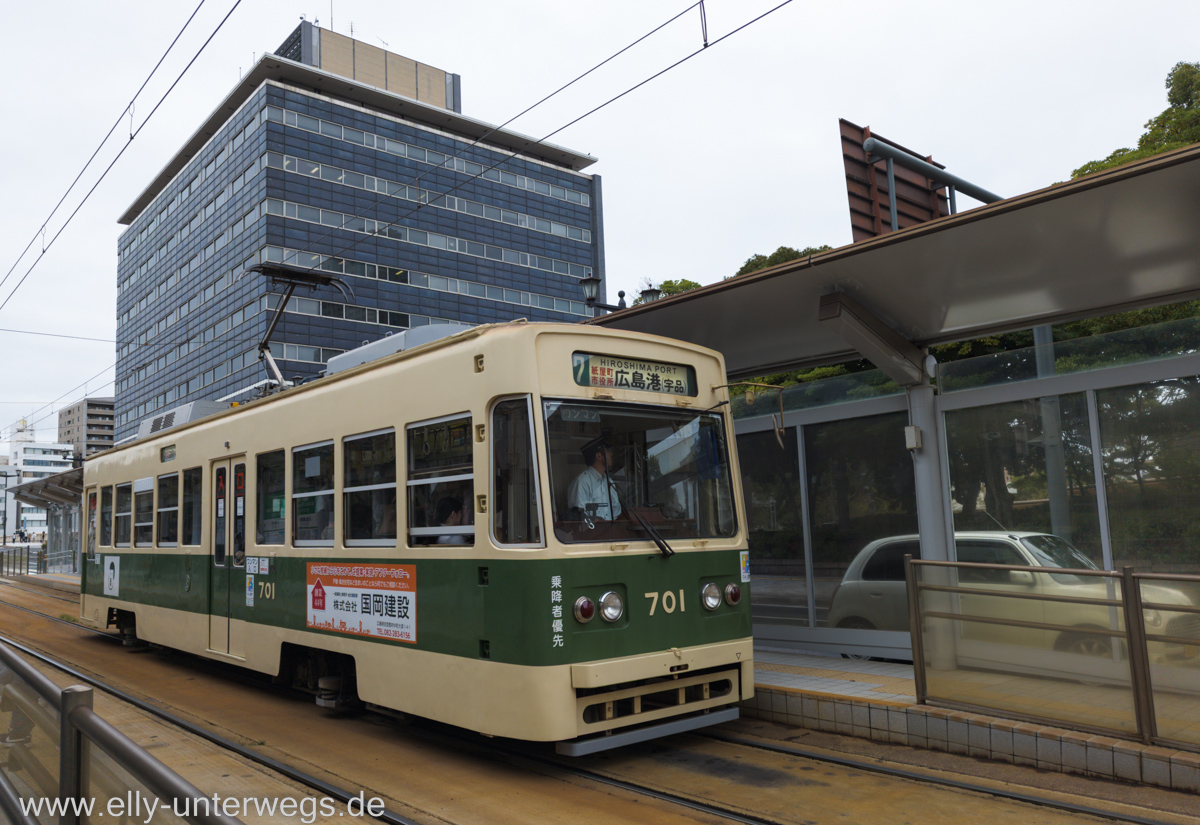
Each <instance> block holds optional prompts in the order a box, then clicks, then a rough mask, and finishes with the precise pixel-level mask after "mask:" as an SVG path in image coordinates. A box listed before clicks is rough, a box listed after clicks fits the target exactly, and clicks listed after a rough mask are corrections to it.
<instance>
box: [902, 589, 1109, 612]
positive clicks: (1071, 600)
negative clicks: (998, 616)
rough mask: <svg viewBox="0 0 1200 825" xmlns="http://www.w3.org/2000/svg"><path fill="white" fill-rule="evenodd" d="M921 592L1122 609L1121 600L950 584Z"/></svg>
mask: <svg viewBox="0 0 1200 825" xmlns="http://www.w3.org/2000/svg"><path fill="white" fill-rule="evenodd" d="M917 587H918V588H920V589H921V590H936V591H938V592H941V593H970V594H972V595H976V596H995V597H997V598H1001V599H1029V600H1032V601H1039V602H1065V603H1068V604H1094V605H1099V606H1100V607H1120V606H1121V605H1122V604H1123V602H1122V601H1121V600H1120V599H1090V598H1087V597H1086V596H1047V595H1046V594H1045V593H1012V592H1009V591H1007V590H979V589H977V588H974V587H960V586H954V585H949V584H918V585H917Z"/></svg>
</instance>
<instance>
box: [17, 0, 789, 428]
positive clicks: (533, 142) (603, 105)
mask: <svg viewBox="0 0 1200 825" xmlns="http://www.w3.org/2000/svg"><path fill="white" fill-rule="evenodd" d="M792 2H793V0H783V2H781V3H779V4H777V5H775V6H773V7H772V8H770V9H768V10H767V11H765V12H763V13H762V14H760V15H758V16H756V17H754V18H752V19H751V20H749V21H747V22H746V23H743V24H742V25H740V26H738V27H737V28H735V29H733V30H731V31H729V32H727V33H726V34H724V35H722V36H721V37H719V38H717V39H716V40H713V41H711V42H706V43H705V44H704V45H703V46H701V48H699V49H697V50H695V51H693V52H691V53H689V54H687V55H685V56H684V57H682V58H680V59H679V60H676V61H675V62H673V63H671V64H670V65H668V66H666V67H665V68H663V69H661V70H659V71H658V72H656V73H654V74H653V75H650V76H649V77H647V78H645V79H644V80H642V81H640V82H638V83H636V84H635V85H633V86H631V87H629V88H628V89H626V90H625V91H623V92H621V93H619V94H617V95H615V96H613V97H611V98H609V99H608V100H606V101H604V102H603V103H601V104H599V105H597V106H595V107H593V108H592V109H589V110H588V111H586V112H584V113H583V114H581V115H579V116H578V117H576V118H574V119H572V120H570V121H569V122H567V123H566V124H564V125H562V126H560V127H558V128H557V129H555V130H553V131H551V132H549V133H547V134H545V135H543V136H542V137H541V138H537V139H530V140H528V141H526V142H525V143H524V144H522V145H521V146H520V147H519V148H518V149H517V150H515V151H514V152H513V153H512V155H511V156H510V157H506V158H503V159H502V160H500V161H498V162H497V163H495V164H493V165H492V166H489V167H487V168H486V169H484V170H483V171H481V172H479V173H478V174H474V175H470V176H469V177H467V178H466V179H465V180H463V181H462V182H461V183H459V184H457V185H456V186H454V187H453V188H451V189H449V190H448V191H446V192H442V193H439V195H438V197H439V198H444V197H445V196H446V195H449V194H452V193H454V192H456V191H458V190H459V189H461V188H462V187H463V186H465V185H467V184H468V183H470V182H472V181H474V180H477V179H478V178H480V177H482V176H483V175H484V174H486V173H487V172H489V171H491V170H493V169H496V168H497V167H499V166H501V165H503V164H505V163H507V162H509V161H510V160H512V159H513V158H514V157H515V156H516V155H517V154H519V153H521V152H524V151H525V150H527V149H529V148H531V147H534V146H538V145H540V144H542V143H544V142H545V141H547V140H549V139H550V138H551V137H553V136H554V135H557V134H559V133H560V132H562V131H564V130H565V129H568V128H570V127H571V126H573V125H575V124H577V123H579V122H580V121H582V120H584V119H586V118H588V117H590V116H591V115H593V114H595V113H597V112H599V111H601V110H603V109H604V108H606V107H608V106H610V105H611V104H613V103H615V102H616V101H618V100H620V99H622V98H624V97H625V96H627V95H629V94H631V93H632V92H634V91H636V90H637V89H640V88H641V87H643V86H645V85H646V84H648V83H650V82H652V81H654V80H656V79H657V78H659V77H662V76H663V75H664V74H666V73H667V72H669V71H671V70H673V69H675V68H677V67H678V66H680V65H682V64H684V63H686V62H687V61H689V60H691V59H692V58H694V57H695V56H696V55H698V54H700V53H702V52H705V51H708V50H710V49H711V47H713V46H715V45H717V44H718V43H721V42H722V41H724V40H727V39H728V38H730V37H732V36H733V35H735V34H737V33H739V32H741V31H743V30H745V29H746V28H748V27H749V26H751V25H754V24H755V23H757V22H759V21H760V20H762V19H764V18H766V17H768V16H769V15H771V14H774V13H775V12H776V11H778V10H780V9H782V8H783V7H784V6H787V5H789V4H790V3H792ZM240 3H241V0H237V2H235V3H234V6H233V8H231V9H230V10H229V13H228V14H226V16H225V18H224V19H222V21H221V24H220V25H218V27H217V29H216V30H214V32H213V34H212V35H210V37H209V40H206V41H205V43H204V46H201V49H200V51H203V49H204V47H205V46H207V45H208V42H209V41H210V40H211V39H212V37H213V36H215V35H216V33H217V31H219V30H220V28H221V26H222V25H224V23H225V20H227V19H228V18H229V15H231V14H232V13H233V11H234V10H236V8H237V6H238V5H240ZM700 5H701V3H699V2H697V3H694V4H692V5H691V6H688V7H687V8H685V9H683V10H682V11H680V12H679V13H677V14H676V15H674V16H673V17H671V18H670V19H668V20H667V21H665V22H664V23H662V24H660V25H658V26H656V27H655V28H654V29H652V30H650V31H649V32H647V33H646V34H644V35H642V36H641V37H639V38H638V39H636V40H634V41H633V42H632V43H630V44H629V45H627V46H625V47H624V48H622V49H620V50H619V51H617V52H615V53H613V54H612V55H610V56H609V57H607V58H605V59H604V60H603V61H601V62H600V63H598V64H596V65H595V66H593V67H592V68H590V69H588V70H587V71H585V72H583V73H582V74H580V75H578V76H577V77H576V78H574V79H573V80H571V81H569V82H568V83H566V84H564V85H563V86H561V87H559V88H558V89H556V90H555V91H554V92H551V93H550V94H549V95H546V96H545V97H543V98H542V99H541V100H539V101H538V102H537V103H534V104H532V105H531V106H529V107H527V108H526V109H524V110H522V111H521V112H520V113H518V114H517V115H514V116H513V117H511V118H509V119H508V120H506V121H505V122H504V123H503V124H501V125H500V126H496V127H493V128H492V129H490V130H488V131H487V132H486V133H485V134H484V135H483V136H481V137H479V138H476V139H475V140H474V141H473V142H472V143H470V144H468V145H467V146H465V147H463V148H462V149H460V150H459V151H458V152H457V153H456V154H454V155H453V156H451V158H452V159H455V158H458V157H460V156H461V155H462V154H463V153H464V152H465V151H467V150H468V149H470V148H472V147H473V146H476V145H478V144H479V143H480V142H481V141H482V140H484V139H485V138H486V137H487V136H488V135H491V134H494V133H495V132H496V131H498V130H500V129H502V128H504V127H505V126H507V125H508V124H510V123H512V122H513V121H515V120H516V119H518V118H520V117H522V116H523V115H525V114H527V113H528V112H529V111H532V110H533V109H534V108H536V107H537V106H540V105H541V104H542V103H545V102H546V101H548V100H550V99H551V98H553V97H554V96H555V95H557V94H559V93H560V92H562V91H564V90H565V89H567V88H569V87H570V86H572V85H574V84H575V83H577V82H579V81H580V80H582V79H583V78H585V77H587V76H588V75H589V74H591V73H592V72H594V71H596V70H597V69H599V68H600V67H602V66H604V65H605V64H607V63H609V62H611V61H612V60H613V59H615V58H616V57H618V56H620V55H621V54H623V53H624V52H626V51H628V50H629V49H631V48H633V47H634V46H636V45H637V44H639V43H641V42H642V41H643V40H645V39H646V38H647V37H650V36H651V35H653V34H655V33H656V32H658V31H660V30H661V29H662V28H664V27H665V26H667V25H669V24H670V23H672V22H674V21H675V20H677V19H678V18H679V17H681V16H682V15H684V14H686V13H687V12H689V11H691V10H692V9H694V8H696V7H697V6H700ZM199 54H200V52H197V54H196V56H195V57H193V58H192V61H191V62H189V63H188V66H187V67H185V69H184V72H185V73H186V71H187V69H188V68H190V66H191V65H192V62H195V60H196V58H198V57H199ZM182 76H183V75H182V73H181V75H180V77H179V78H178V79H176V81H175V83H173V84H172V86H171V89H174V87H175V85H176V84H177V83H178V82H179V80H180V79H182ZM171 89H168V90H167V93H166V94H170V91H171ZM165 97H166V95H164V96H163V99H165ZM163 99H160V100H159V103H158V104H156V106H155V108H154V111H157V109H158V107H159V106H161V104H162V100H163ZM154 111H152V112H151V114H150V115H148V116H147V121H148V120H149V118H150V117H151V116H153V114H154ZM144 126H145V122H143V124H142V126H141V127H139V128H138V131H140V130H141V128H142V127H144ZM136 134H137V132H134V136H136ZM131 140H132V137H131ZM127 146H128V144H126V147H127ZM122 152H124V148H123V149H122ZM117 157H118V158H119V157H120V155H118V156H117ZM115 161H116V159H114V161H113V162H114V163H115ZM111 168H112V164H110V165H109V169H111ZM436 168H442V167H436ZM433 171H435V169H430V170H428V171H426V172H423V173H421V174H420V175H418V176H416V177H415V178H414V179H413V180H412V184H416V183H419V182H420V181H421V180H422V179H423V178H424V177H426V176H427V175H429V174H432V172H433ZM107 172H108V169H106V170H105V174H107ZM102 179H103V176H102V177H101V180H102ZM98 183H99V181H97V184H98ZM94 189H95V186H93V188H92V190H91V191H94ZM91 191H89V193H88V194H89V196H90V194H91ZM391 197H393V196H392V195H390V194H384V195H382V196H381V197H379V198H377V199H376V200H375V201H374V202H373V203H372V204H371V205H370V206H368V207H367V208H366V209H364V210H363V211H362V212H360V213H358V214H357V215H356V216H355V217H363V216H364V215H365V214H366V213H367V212H369V211H370V210H371V209H373V208H375V207H376V206H378V205H379V204H381V203H383V202H384V201H385V200H387V199H389V198H391ZM85 200H86V198H85ZM428 205H430V204H429V203H420V204H418V205H417V206H415V207H413V208H411V209H410V210H409V211H408V212H406V213H405V214H403V215H401V216H399V217H398V218H396V219H395V220H394V221H392V222H390V223H388V224H384V226H385V227H388V226H395V225H396V224H397V223H399V222H400V221H402V220H405V219H406V218H409V217H411V216H412V215H415V214H416V213H417V212H419V211H420V210H421V209H423V208H425V207H426V206H428ZM80 206H82V204H80ZM76 212H78V207H77V208H76ZM74 214H75V213H74V212H73V213H72V215H71V217H74ZM68 222H69V219H68ZM65 228H66V225H65V224H64V226H63V227H62V228H61V229H60V230H59V232H58V233H57V234H56V235H55V236H54V239H52V241H51V243H53V240H55V239H57V238H58V235H60V234H61V233H62V230H63V229H65ZM333 231H334V230H330V231H328V232H326V233H325V234H324V235H322V236H320V237H319V238H317V239H316V240H314V241H311V242H310V243H309V244H308V245H306V248H305V249H303V250H298V251H299V252H312V249H311V247H312V245H313V244H316V243H319V242H321V241H322V240H325V239H327V238H329V237H331V236H332V234H333ZM363 240H366V239H365V238H363V239H354V240H352V241H351V243H350V244H348V245H347V246H345V247H342V248H341V249H340V250H339V251H337V252H334V253H332V256H333V257H337V256H340V255H343V254H345V253H346V252H348V251H350V250H351V249H353V248H355V247H356V246H357V245H358V244H360V243H362V241H363ZM47 248H48V246H47ZM42 254H43V255H44V254H45V252H44V251H43V253H42ZM321 254H322V255H323V256H326V257H328V256H330V253H321ZM39 260H40V257H39ZM35 265H36V261H35ZM316 268H317V267H316V266H311V267H307V268H305V269H307V271H315V270H316ZM25 277H28V272H27V273H26V275H25ZM25 277H23V278H22V280H21V282H20V283H18V284H17V287H15V288H14V289H13V293H15V292H16V289H18V288H20V285H21V283H24V280H25ZM13 293H10V294H9V296H8V298H6V299H5V300H4V302H3V303H0V310H2V309H3V308H4V306H5V305H6V304H7V303H8V300H9V299H11V298H12V294H13ZM189 340H190V339H189ZM114 343H115V342H114ZM177 343H180V342H178V341H175V340H171V341H165V342H163V341H158V342H154V343H153V344H151V343H149V342H148V343H147V344H143V345H139V346H146V347H160V346H168V345H175V344H177ZM115 366H116V363H113V364H112V365H110V366H108V367H105V370H108V369H112V368H114V367H115ZM105 370H102V371H101V373H99V374H103V372H104V371H105ZM99 374H98V375H99ZM97 377H98V376H97ZM91 380H94V379H89V381H91ZM86 383H87V382H85V384H86ZM110 383H114V384H115V383H116V382H115V380H114V381H113V382H110ZM85 384H81V385H79V386H84V385H85ZM106 386H107V385H106ZM75 389H78V387H75V388H73V389H72V390H69V391H68V392H67V393H64V395H67V394H69V393H70V392H73V391H74V390H75ZM60 398H61V396H60ZM57 400H58V399H56V400H55V401H54V402H51V404H53V403H57ZM36 412H38V411H35V412H34V413H33V414H36ZM47 417H48V416H47Z"/></svg>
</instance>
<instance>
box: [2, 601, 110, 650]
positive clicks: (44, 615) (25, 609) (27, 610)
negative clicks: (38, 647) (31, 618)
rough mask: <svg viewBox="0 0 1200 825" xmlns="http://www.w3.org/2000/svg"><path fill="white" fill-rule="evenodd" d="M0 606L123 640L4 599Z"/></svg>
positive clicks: (97, 629)
mask: <svg viewBox="0 0 1200 825" xmlns="http://www.w3.org/2000/svg"><path fill="white" fill-rule="evenodd" d="M0 604H2V605H4V606H5V607H11V608H14V609H15V610H24V611H25V612H26V613H32V614H33V615H35V616H41V617H42V618H43V619H46V620H48V621H51V622H58V623H59V624H66V625H70V626H71V627H77V628H79V629H80V630H86V631H87V632H88V633H97V634H99V635H101V636H106V637H108V638H110V639H116V640H118V641H120V639H121V637H120V636H117V635H116V634H115V633H109V632H108V631H107V630H100V629H99V628H95V627H88V626H87V625H85V624H81V623H80V622H76V621H70V620H67V619H60V618H59V617H57V616H51V615H50V614H49V613H43V612H42V611H40V610H34V609H33V608H32V607H23V606H22V605H19V604H13V603H12V602H9V601H5V600H4V599H0Z"/></svg>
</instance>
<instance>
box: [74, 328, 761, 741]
mask: <svg viewBox="0 0 1200 825" xmlns="http://www.w3.org/2000/svg"><path fill="white" fill-rule="evenodd" d="M372 346H374V345H372ZM397 346H399V345H397ZM330 366H331V370H330V373H331V374H329V375H327V376H326V377H323V378H321V379H319V380H316V381H313V382H311V383H308V384H305V385H303V386H300V387H295V388H291V389H288V390H286V391H284V392H282V393H279V394H277V395H274V396H271V397H269V398H266V399H263V400H259V401H255V402H252V403H250V404H247V405H244V406H241V407H237V408H234V409H229V410H226V411H223V412H219V413H217V414H215V415H211V416H209V417H206V418H202V419H199V420H197V421H194V422H191V423H187V424H183V425H180V426H176V427H173V428H171V429H167V430H164V431H162V432H159V433H157V434H154V435H151V436H148V437H146V438H142V439H139V440H137V441H135V442H132V443H130V444H127V445H124V446H120V447H118V448H116V449H113V450H110V451H108V452H105V453H103V454H101V455H99V456H97V457H95V458H92V459H89V460H88V461H87V463H86V464H85V468H84V484H85V490H84V507H85V509H86V511H87V514H88V515H87V518H86V529H87V536H86V544H85V546H86V548H87V557H88V558H87V562H86V563H85V565H84V574H83V589H82V592H83V596H82V607H81V617H82V619H83V620H84V621H85V622H88V623H91V624H93V625H96V626H99V627H112V628H116V629H117V630H118V631H119V632H122V633H124V634H125V635H126V636H127V637H129V638H133V637H135V636H136V638H137V639H141V640H144V641H146V642H149V643H153V644H158V645H163V646H167V647H171V648H177V649H180V650H184V651H187V652H190V653H194V654H197V655H200V656H205V657H209V658H212V659H218V660H223V661H230V662H234V663H237V664H240V665H242V666H245V667H247V668H251V669H253V670H256V671H260V672H263V673H267V674H272V675H276V676H278V677H279V679H280V680H286V681H287V682H288V683H293V684H297V685H299V686H302V687H307V688H309V689H312V690H313V691H314V692H316V693H317V697H318V701H319V702H322V703H323V704H337V703H345V702H351V701H359V702H364V703H367V705H368V706H376V707H379V708H388V709H392V710H396V711H401V712H404V713H410V714H414V715H418V716H423V717H428V718H430V719H436V720H439V721H442V722H446V723H449V724H452V725H457V726H460V727H463V728H468V729H471V730H474V731H478V732H480V733H484V734H488V735H493V736H503V737H512V738H517V739H526V740H537V741H552V742H558V743H560V744H559V749H560V750H562V751H564V752H568V753H584V752H588V751H590V750H596V749H599V748H601V747H605V746H612V745H616V744H621V743H625V742H629V741H636V740H638V739H646V738H650V737H652V736H656V735H662V734H663V733H667V732H672V731H676V730H685V729H689V728H693V727H700V726H702V725H704V724H711V723H713V722H716V721H721V720H724V719H729V718H732V717H733V716H736V713H737V710H736V703H738V702H739V701H741V700H743V699H746V698H748V697H750V696H751V695H753V690H754V683H753V678H752V662H751V654H752V644H751V628H750V610H749V604H750V598H749V595H750V594H749V574H748V557H747V556H748V554H747V550H746V532H745V517H744V514H743V512H742V505H741V501H742V497H741V490H740V479H739V477H738V473H737V472H735V467H736V464H735V456H734V439H733V429H732V422H731V420H730V417H729V413H728V409H729V408H728V404H727V401H728V394H727V390H726V389H725V388H724V386H723V385H724V384H725V377H724V375H725V374H724V365H723V363H722V360H721V357H720V355H719V354H718V353H715V352H712V351H710V350H706V349H702V348H697V347H693V346H689V345H685V344H681V343H678V342H673V341H670V340H668V339H664V338H657V337H653V336H646V335H638V334H633V333H623V332H615V331H608V330H601V329H593V328H587V327H578V326H566V325H554V324H527V323H523V322H516V323H511V324H504V325H494V326H486V327H475V328H472V329H469V330H466V331H462V332H458V333H457V334H453V335H449V336H447V337H443V338H440V339H437V340H432V341H428V342H426V343H423V344H420V345H418V346H414V347H412V348H410V349H403V350H400V351H396V352H393V353H391V354H389V355H386V356H385V357H382V358H378V359H376V360H370V361H367V362H366V363H362V364H359V365H357V366H352V367H350V368H348V369H340V370H335V369H333V366H334V365H333V364H332V363H331V365H330Z"/></svg>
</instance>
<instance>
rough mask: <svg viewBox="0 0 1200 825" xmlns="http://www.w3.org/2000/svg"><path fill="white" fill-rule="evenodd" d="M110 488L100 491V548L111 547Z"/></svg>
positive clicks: (111, 508) (111, 506) (111, 502)
mask: <svg viewBox="0 0 1200 825" xmlns="http://www.w3.org/2000/svg"><path fill="white" fill-rule="evenodd" d="M112 517H113V498H112V487H102V488H101V489H100V546H101V547H112Z"/></svg>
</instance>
